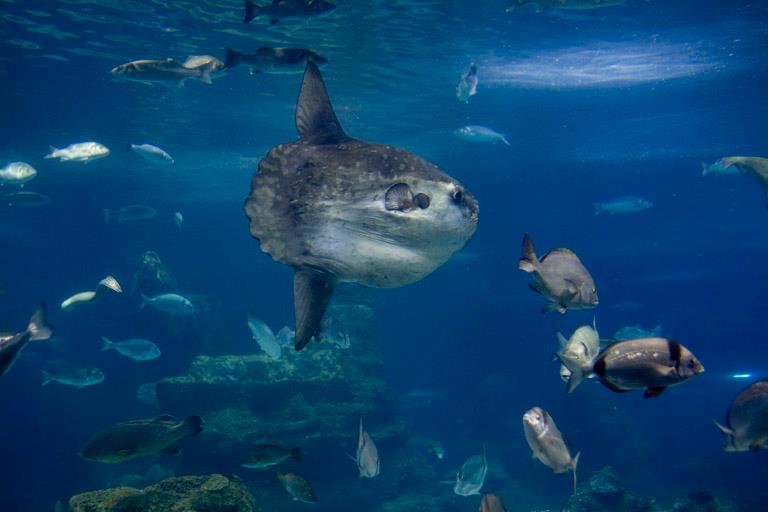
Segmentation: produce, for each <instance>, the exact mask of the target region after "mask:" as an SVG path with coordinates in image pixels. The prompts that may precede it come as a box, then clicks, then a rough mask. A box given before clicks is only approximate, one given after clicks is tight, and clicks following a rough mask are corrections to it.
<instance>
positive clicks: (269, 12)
mask: <svg viewBox="0 0 768 512" xmlns="http://www.w3.org/2000/svg"><path fill="white" fill-rule="evenodd" d="M334 9H336V5H334V4H332V3H330V2H326V1H325V0H272V3H271V4H270V5H263V6H262V5H258V4H256V3H254V2H251V1H250V0H245V17H244V18H243V23H249V22H251V21H253V20H254V19H255V18H258V17H261V16H268V17H269V23H270V25H274V24H275V23H277V22H278V21H279V20H282V19H290V18H299V19H304V18H309V17H312V16H320V15H324V14H328V13H330V12H333V11H334Z"/></svg>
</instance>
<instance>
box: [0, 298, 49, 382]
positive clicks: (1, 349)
mask: <svg viewBox="0 0 768 512" xmlns="http://www.w3.org/2000/svg"><path fill="white" fill-rule="evenodd" d="M51 336H53V327H51V326H50V325H49V324H48V321H47V320H46V318H45V303H41V304H40V306H38V308H37V309H36V310H35V312H34V313H33V314H32V318H30V320H29V324H28V325H27V328H26V329H24V330H23V331H21V332H17V333H16V334H0V376H3V375H5V374H6V373H8V370H10V369H11V366H13V363H14V362H15V361H16V358H17V357H19V354H21V351H22V350H24V348H25V347H26V346H27V344H29V342H30V341H44V340H47V339H50V338H51Z"/></svg>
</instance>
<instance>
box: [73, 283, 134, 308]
mask: <svg viewBox="0 0 768 512" xmlns="http://www.w3.org/2000/svg"><path fill="white" fill-rule="evenodd" d="M109 292H114V293H123V289H122V287H121V286H120V283H118V282H117V279H115V278H114V277H112V276H107V277H105V278H104V279H102V280H101V281H99V283H98V284H97V285H96V290H94V291H88V292H79V293H76V294H74V295H72V296H71V297H69V298H67V299H65V300H64V301H63V302H62V303H61V309H62V311H72V310H73V309H75V308H76V307H77V306H80V305H82V304H87V303H89V302H95V301H97V300H99V299H100V298H102V297H103V296H104V294H105V293H109Z"/></svg>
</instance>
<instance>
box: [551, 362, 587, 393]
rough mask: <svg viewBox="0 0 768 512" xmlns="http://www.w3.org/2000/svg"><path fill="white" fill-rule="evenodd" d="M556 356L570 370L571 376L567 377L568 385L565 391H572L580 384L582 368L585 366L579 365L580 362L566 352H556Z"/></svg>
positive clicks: (582, 375)
mask: <svg viewBox="0 0 768 512" xmlns="http://www.w3.org/2000/svg"><path fill="white" fill-rule="evenodd" d="M555 355H557V358H558V359H560V362H561V363H563V364H564V365H565V367H566V368H568V370H570V372H571V378H570V379H568V386H567V387H566V391H567V392H568V393H572V392H573V390H574V389H576V386H578V385H579V384H581V382H582V381H583V380H584V370H585V368H584V367H583V366H582V365H581V363H580V362H579V361H578V360H576V359H574V358H573V357H571V356H570V355H568V354H564V353H562V352H558V353H557V354H555Z"/></svg>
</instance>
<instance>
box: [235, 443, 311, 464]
mask: <svg viewBox="0 0 768 512" xmlns="http://www.w3.org/2000/svg"><path fill="white" fill-rule="evenodd" d="M290 458H293V459H294V460H297V461H301V448H285V447H283V446H278V445H275V444H266V443H262V444H257V445H256V446H255V447H254V448H253V450H251V452H250V453H249V454H248V458H247V459H246V460H245V462H243V463H242V464H240V465H241V466H243V467H244V468H251V469H266V468H268V467H271V466H277V465H279V464H282V463H283V462H285V461H287V460H288V459H290Z"/></svg>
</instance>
